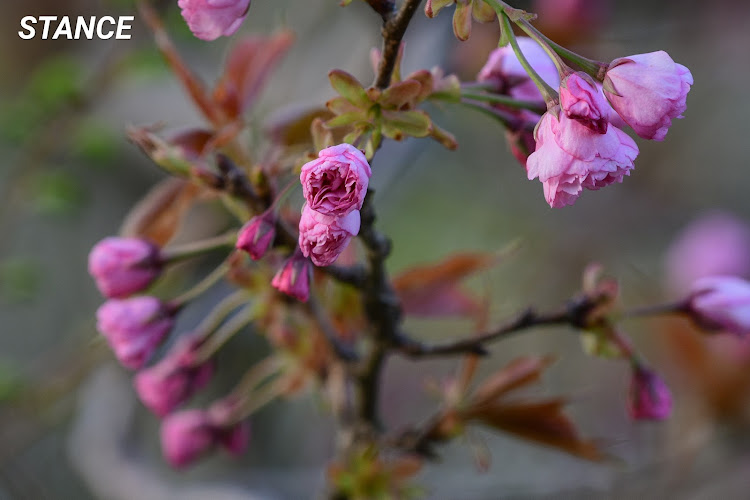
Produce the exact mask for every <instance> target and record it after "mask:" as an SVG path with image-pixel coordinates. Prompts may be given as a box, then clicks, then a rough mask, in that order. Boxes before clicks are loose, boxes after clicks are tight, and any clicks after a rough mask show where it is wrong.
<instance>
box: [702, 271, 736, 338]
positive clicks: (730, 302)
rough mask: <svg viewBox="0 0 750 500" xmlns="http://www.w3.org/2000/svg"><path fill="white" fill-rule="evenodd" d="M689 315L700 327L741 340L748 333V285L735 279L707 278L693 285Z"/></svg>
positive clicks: (728, 277)
mask: <svg viewBox="0 0 750 500" xmlns="http://www.w3.org/2000/svg"><path fill="white" fill-rule="evenodd" d="M689 307H690V312H691V314H692V315H693V319H694V320H695V321H696V322H697V323H698V324H699V325H701V326H702V327H704V328H707V329H711V330H724V331H727V332H730V333H734V334H735V335H739V336H741V337H745V336H747V335H748V334H750V282H747V281H745V280H743V279H741V278H737V277H734V276H709V277H705V278H701V279H699V280H698V281H696V282H695V283H694V284H693V287H692V289H691V296H690V306H689Z"/></svg>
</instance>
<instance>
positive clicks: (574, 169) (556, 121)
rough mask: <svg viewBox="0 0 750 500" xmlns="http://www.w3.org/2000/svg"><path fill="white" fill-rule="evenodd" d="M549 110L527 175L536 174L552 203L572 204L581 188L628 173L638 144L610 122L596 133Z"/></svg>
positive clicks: (595, 186) (599, 185)
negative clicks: (601, 132)
mask: <svg viewBox="0 0 750 500" xmlns="http://www.w3.org/2000/svg"><path fill="white" fill-rule="evenodd" d="M556 115H557V113H555V112H548V113H545V115H544V116H543V117H542V120H541V122H540V123H539V126H538V127H537V131H536V150H535V151H534V153H532V154H531V155H530V156H529V158H528V161H527V162H526V168H527V173H528V178H529V179H535V178H537V177H538V178H539V180H540V181H541V182H542V184H543V186H544V197H545V199H546V200H547V203H549V205H550V206H551V207H554V208H559V207H563V206H566V205H572V204H573V203H574V202H575V200H576V199H578V197H579V196H580V194H581V192H582V191H583V189H584V188H586V189H591V190H597V189H600V188H602V187H604V186H607V185H609V184H612V183H614V182H622V179H623V177H624V176H626V175H630V170H632V168H633V161H634V160H635V158H636V156H637V155H638V146H636V144H635V142H634V141H633V140H632V139H631V138H630V137H629V136H628V135H627V134H625V133H624V132H623V131H621V130H620V129H618V128H617V127H613V126H610V127H608V128H607V132H606V133H604V134H599V133H597V132H594V131H592V130H591V129H589V128H587V127H585V126H584V125H583V124H581V123H580V122H578V121H577V120H573V119H570V118H568V116H567V115H566V114H565V113H563V112H560V113H559V118H558V116H556Z"/></svg>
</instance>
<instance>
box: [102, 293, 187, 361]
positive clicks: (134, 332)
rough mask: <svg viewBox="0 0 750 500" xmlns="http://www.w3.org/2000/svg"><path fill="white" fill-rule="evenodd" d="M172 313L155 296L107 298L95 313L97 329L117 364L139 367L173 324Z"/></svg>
mask: <svg viewBox="0 0 750 500" xmlns="http://www.w3.org/2000/svg"><path fill="white" fill-rule="evenodd" d="M173 315H174V311H172V310H171V309H170V307H168V306H167V305H166V304H165V303H164V302H162V301H161V300H159V299H157V298H156V297H147V296H146V297H133V298H129V299H111V300H108V301H107V302H105V303H104V304H102V306H101V307H99V309H98V310H97V312H96V319H97V328H98V330H99V331H100V332H101V333H102V335H104V336H105V337H106V338H107V341H108V342H109V345H110V347H112V350H113V351H114V353H115V356H116V357H117V359H118V360H119V361H120V363H121V364H122V365H123V366H125V367H127V368H131V369H139V368H141V367H142V366H143V365H144V364H145V363H146V361H147V360H148V359H149V358H150V357H151V355H152V354H153V353H154V351H155V350H156V348H157V347H158V346H159V344H160V343H161V342H162V340H163V339H164V337H165V336H166V335H167V333H169V331H170V330H171V329H172V326H173V325H174V318H173Z"/></svg>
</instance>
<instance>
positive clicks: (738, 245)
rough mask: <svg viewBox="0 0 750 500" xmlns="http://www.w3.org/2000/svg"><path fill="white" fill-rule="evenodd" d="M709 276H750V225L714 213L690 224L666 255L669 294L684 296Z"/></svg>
mask: <svg viewBox="0 0 750 500" xmlns="http://www.w3.org/2000/svg"><path fill="white" fill-rule="evenodd" d="M706 276H739V277H743V278H748V277H750V226H748V225H747V224H745V223H744V222H743V221H742V220H740V219H738V218H737V217H734V216H732V215H730V214H727V213H722V212H712V213H708V214H705V215H703V216H701V217H700V218H698V219H696V220H695V221H693V222H691V223H690V225H688V226H687V227H686V228H685V229H684V230H683V231H682V233H681V234H680V235H679V236H678V237H677V238H676V240H675V242H674V243H672V246H671V247H670V248H669V250H668V251H667V254H666V281H667V286H668V288H669V290H670V292H671V293H672V294H673V295H675V296H682V295H684V294H686V293H688V291H689V290H690V287H691V285H692V284H693V283H694V282H695V281H697V280H698V279H700V278H704V277H706Z"/></svg>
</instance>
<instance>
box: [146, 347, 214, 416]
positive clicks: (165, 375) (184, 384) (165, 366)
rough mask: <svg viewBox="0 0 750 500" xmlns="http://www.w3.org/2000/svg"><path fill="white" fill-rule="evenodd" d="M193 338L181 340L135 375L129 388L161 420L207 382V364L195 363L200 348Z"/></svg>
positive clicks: (210, 371)
mask: <svg viewBox="0 0 750 500" xmlns="http://www.w3.org/2000/svg"><path fill="white" fill-rule="evenodd" d="M201 343H202V341H201V338H200V337H199V336H197V335H192V334H191V335H186V336H184V337H183V338H181V339H180V340H179V341H178V342H177V343H176V344H175V346H174V348H172V350H170V351H169V352H168V353H167V354H166V356H165V357H164V358H163V359H162V360H161V361H159V362H158V363H156V364H155V365H154V366H151V367H149V368H146V369H144V370H142V371H140V372H138V374H136V376H135V378H134V380H133V385H134V386H135V390H136V392H137V393H138V396H139V397H140V399H141V401H143V404H144V405H146V406H147V407H148V408H149V409H150V410H151V411H153V412H154V413H155V414H156V415H158V416H160V417H163V416H165V415H167V414H169V413H170V412H172V411H173V410H174V409H175V408H177V407H178V406H180V405H181V404H182V403H184V402H185V401H187V400H188V399H190V398H191V397H192V395H193V394H195V393H196V392H197V391H198V390H200V389H201V388H203V387H205V386H206V384H208V382H209V380H210V379H211V375H212V373H213V365H212V363H211V362H202V363H197V362H196V361H197V360H196V357H195V356H196V353H197V350H198V348H199V347H200V346H201Z"/></svg>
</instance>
